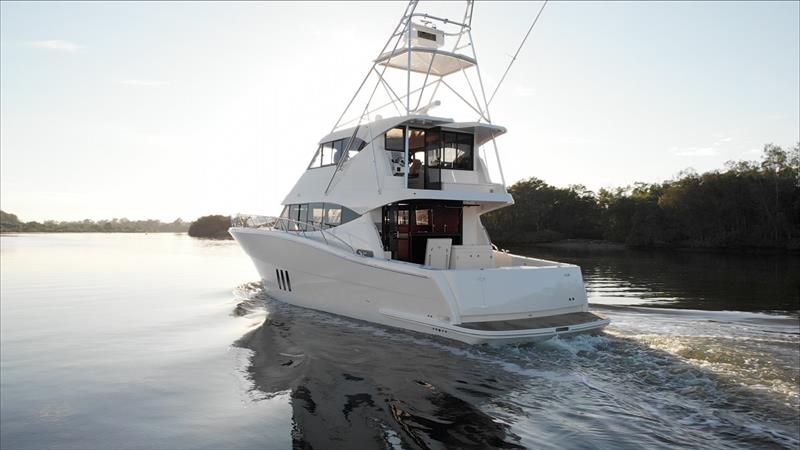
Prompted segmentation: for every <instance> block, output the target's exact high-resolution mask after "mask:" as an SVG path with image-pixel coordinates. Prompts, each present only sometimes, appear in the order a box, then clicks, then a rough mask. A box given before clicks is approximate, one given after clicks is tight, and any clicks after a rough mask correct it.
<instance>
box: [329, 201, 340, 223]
mask: <svg viewBox="0 0 800 450" xmlns="http://www.w3.org/2000/svg"><path fill="white" fill-rule="evenodd" d="M341 223H342V207H341V206H339V205H335V204H332V203H325V225H327V226H329V227H335V226H337V225H341Z"/></svg>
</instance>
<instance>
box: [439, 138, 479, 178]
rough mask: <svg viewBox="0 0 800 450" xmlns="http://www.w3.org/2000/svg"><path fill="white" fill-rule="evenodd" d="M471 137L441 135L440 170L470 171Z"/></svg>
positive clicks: (471, 158)
mask: <svg viewBox="0 0 800 450" xmlns="http://www.w3.org/2000/svg"><path fill="white" fill-rule="evenodd" d="M472 161H473V157H472V135H471V134H463V133H447V132H443V133H442V168H444V169H457V170H472Z"/></svg>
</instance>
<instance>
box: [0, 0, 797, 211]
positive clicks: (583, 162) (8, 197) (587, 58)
mask: <svg viewBox="0 0 800 450" xmlns="http://www.w3.org/2000/svg"><path fill="white" fill-rule="evenodd" d="M426 6H427V5H426V2H421V3H420V7H419V8H420V10H421V11H422V10H425V9H426ZM540 6H541V3H540V2H529V3H528V2H477V3H476V5H475V10H474V18H473V23H472V25H473V37H474V40H475V45H476V50H477V54H478V56H479V62H480V67H481V72H482V75H483V79H484V83H485V85H486V89H487V90H488V91H489V92H491V91H492V90H493V89H494V87H495V86H496V85H497V82H498V81H499V79H500V77H501V75H502V73H503V71H504V70H505V68H506V66H507V65H508V63H509V61H510V59H511V55H513V53H514V51H515V50H516V47H517V46H518V45H519V43H520V41H521V40H522V37H523V36H524V34H525V32H526V31H527V29H528V27H529V26H530V24H531V21H532V20H533V18H534V17H535V15H536V12H537V11H538V10H539V7H540ZM404 8H405V4H404V3H398V2H375V3H366V2H339V3H332V2H330V3H288V2H287V3H278V2H276V3H258V2H242V3H232V2H225V3H211V2H199V3H191V2H170V3H167V2H141V3H133V2H131V3H123V2H107V3H102V2H84V3H66V2H43V3H34V2H20V3H15V2H7V1H3V2H1V3H0V208H2V209H3V210H4V211H6V212H11V213H15V214H17V215H18V216H19V217H20V218H21V219H22V220H26V221H28V220H46V219H55V220H79V219H84V218H90V219H104V218H113V217H118V218H122V217H127V218H129V219H144V218H156V219H160V220H165V221H172V220H174V219H176V218H178V217H181V218H183V219H185V220H192V219H194V218H196V217H198V216H201V215H206V214H216V213H222V214H235V213H239V212H243V213H253V214H275V213H277V212H279V211H280V209H281V208H280V202H281V201H282V200H283V198H284V196H285V195H286V194H287V193H288V191H289V190H290V189H291V187H292V186H293V184H294V183H295V181H296V180H297V178H298V177H299V176H300V175H301V174H302V173H303V171H304V170H305V169H306V167H307V165H308V163H309V161H310V160H311V158H312V156H313V154H314V152H315V150H316V146H317V142H318V141H319V139H320V138H322V137H323V136H324V135H326V134H327V133H328V132H329V131H330V129H331V127H332V126H333V124H334V123H335V121H336V119H337V118H338V116H339V114H340V113H341V111H342V110H343V108H344V106H345V105H346V103H347V101H348V100H349V99H350V97H351V96H352V94H353V93H354V92H355V89H356V88H357V87H358V84H359V83H360V82H361V80H362V78H363V77H364V75H365V74H366V73H367V71H368V70H369V69H370V67H371V61H372V60H373V59H374V58H375V57H376V56H377V54H378V52H379V51H380V49H381V47H382V45H383V43H384V42H385V41H386V39H387V38H388V36H389V34H390V33H391V32H392V30H393V28H394V26H395V25H396V23H397V21H398V20H399V18H400V16H401V14H402V12H403V10H404ZM430 8H432V9H434V10H444V9H446V8H454V6H453V5H451V4H446V5H442V4H434V5H430ZM451 11H453V13H452V14H450V17H451V18H454V19H460V18H461V17H460V16H461V11H460V5H459V8H455V9H451ZM434 112H435V111H434ZM491 113H492V119H493V122H494V123H497V124H499V125H502V126H505V127H506V128H507V129H508V133H507V134H506V135H504V136H502V137H500V138H499V139H498V142H497V143H498V146H499V153H500V158H501V160H502V162H503V167H504V171H505V177H506V180H507V181H508V183H509V184H510V183H512V182H514V181H517V180H520V179H524V178H528V177H532V176H535V177H538V178H541V179H543V180H545V181H547V182H548V183H551V184H553V185H556V186H567V185H571V184H583V185H585V186H587V187H588V188H589V189H592V190H597V189H599V188H601V187H615V186H625V185H629V184H632V183H634V182H637V181H643V182H660V181H664V180H667V179H670V178H673V177H675V176H676V175H677V174H678V173H680V172H681V171H682V170H685V169H687V168H692V169H694V170H696V171H698V172H703V171H707V170H715V169H721V168H723V167H724V163H725V162H726V161H729V160H740V159H748V160H754V159H758V158H759V157H760V152H761V148H762V147H763V145H764V144H766V143H775V144H778V145H782V146H784V147H791V146H794V145H795V144H796V143H797V142H798V141H800V2H708V3H703V2H641V3H637V2H609V3H604V2H585V3H583V2H551V3H549V4H548V5H547V7H546V8H545V10H544V12H543V14H542V16H541V18H540V20H539V23H538V24H537V25H536V27H535V29H534V31H533V33H532V34H531V37H530V38H529V40H528V42H527V44H526V45H525V47H524V48H523V49H522V51H521V53H520V55H519V58H518V60H517V61H516V62H515V64H514V66H513V68H512V69H511V72H510V73H509V75H508V78H507V79H506V80H505V82H504V83H503V85H502V86H501V88H500V91H499V93H498V94H497V97H496V98H495V100H494V101H493V102H492V103H491ZM455 119H457V120H475V117H463V118H462V117H456V118H455Z"/></svg>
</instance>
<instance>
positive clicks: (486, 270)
mask: <svg viewBox="0 0 800 450" xmlns="http://www.w3.org/2000/svg"><path fill="white" fill-rule="evenodd" d="M417 6H418V3H417V2H415V1H412V2H410V3H409V4H408V6H407V7H406V10H405V12H404V14H403V17H402V19H401V20H400V22H399V23H398V25H397V27H396V28H395V30H394V32H393V33H392V35H391V36H390V38H389V40H388V41H387V42H386V44H385V45H384V48H383V49H382V50H381V52H380V53H379V54H378V57H377V58H376V59H375V60H374V62H373V64H372V68H371V69H370V71H369V73H368V74H367V76H366V77H365V78H364V81H363V82H362V83H361V86H360V87H359V89H358V90H357V92H356V94H355V95H354V96H353V98H352V99H351V100H350V102H349V103H348V105H347V107H346V108H345V111H344V112H343V113H342V115H341V116H340V117H339V120H338V121H337V123H336V125H335V126H334V128H333V130H332V131H331V132H330V133H329V134H327V135H326V136H324V137H322V139H320V140H319V145H318V147H317V149H316V152H315V154H314V157H313V158H312V160H311V163H310V164H309V166H308V168H307V170H306V171H305V172H304V173H303V175H302V176H301V177H300V179H299V180H298V181H297V183H296V184H295V186H294V188H292V190H291V191H290V192H289V194H288V195H287V196H286V198H285V199H284V201H283V205H284V208H283V212H282V214H281V215H280V217H265V216H252V215H239V216H237V217H236V218H235V219H234V223H233V225H232V227H231V228H230V233H231V235H233V237H234V238H235V239H236V241H237V242H238V243H239V244H240V245H241V247H242V248H243V249H244V251H245V252H246V253H247V254H248V255H249V256H250V258H252V260H253V263H254V264H255V266H256V268H257V270H258V272H259V274H260V276H261V278H262V281H263V285H264V288H265V289H266V290H267V292H268V293H269V295H270V296H271V297H274V298H276V299H278V300H281V301H284V302H286V303H290V304H293V305H297V306H302V307H306V308H313V309H316V310H321V311H326V312H330V313H334V314H339V315H343V316H347V317H352V318H355V319H360V320H365V321H369V322H374V323H378V324H382V325H388V326H392V327H398V328H403V329H408V330H413V331H417V332H422V333H427V334H432V335H436V336H441V337H445V338H450V339H456V340H459V341H463V342H467V343H470V344H480V343H511V342H526V341H536V340H542V339H547V338H550V337H553V336H557V335H566V334H573V333H580V332H588V331H597V330H599V329H601V328H603V327H604V326H606V325H607V324H608V323H609V321H608V320H607V319H606V318H605V317H602V316H600V315H597V314H595V313H592V312H590V311H589V308H588V302H587V297H586V290H585V287H584V284H583V279H582V277H581V271H580V268H579V267H577V266H575V265H572V264H564V263H559V262H554V261H547V260H542V259H536V258H529V257H524V256H519V255H514V254H510V253H508V252H506V251H502V250H499V249H498V248H497V247H495V246H494V245H493V244H492V242H491V240H490V238H489V235H488V233H487V231H486V229H485V228H484V226H483V224H482V223H481V216H482V215H483V214H486V213H488V212H490V211H493V210H496V209H499V208H503V207H506V206H510V205H512V204H513V203H514V200H513V198H512V197H511V195H510V194H509V193H508V191H507V190H506V185H505V179H504V177H503V173H502V167H501V166H500V161H499V156H498V149H497V144H496V139H497V138H498V137H499V136H501V135H503V134H504V133H505V132H506V129H505V128H503V127H502V126H499V125H496V124H493V123H492V121H491V119H490V114H489V102H487V101H486V94H485V92H484V87H483V82H482V80H481V76H480V69H479V66H478V59H477V55H476V53H475V46H474V43H473V41H472V35H471V22H472V6H473V5H472V2H467V6H466V10H465V12H464V14H463V19H461V20H460V21H459V20H448V19H445V18H440V17H437V16H434V15H432V14H426V13H421V12H418V11H417ZM460 17H461V16H460V14H459V18H460ZM380 96H383V99H384V101H380V98H381V97H380ZM448 101H450V102H452V103H451V105H455V104H458V106H459V107H462V108H463V109H466V112H467V114H465V115H462V116H460V117H459V118H458V119H453V118H448V117H440V116H436V115H432V112H431V110H433V109H434V108H437V109H440V108H441V109H445V108H444V106H445V105H446V104H447V103H446V102H448ZM386 111H390V112H391V111H394V113H395V115H393V116H391V117H389V116H388V114H387V117H382V114H385V113H386ZM347 114H351V115H353V117H352V120H350V121H349V122H348V121H345V119H346V118H347V117H348V116H347Z"/></svg>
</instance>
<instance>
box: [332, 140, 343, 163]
mask: <svg viewBox="0 0 800 450" xmlns="http://www.w3.org/2000/svg"><path fill="white" fill-rule="evenodd" d="M344 144H345V142H344V139H339V140H338V141H333V164H339V161H341V160H342V157H343V156H344Z"/></svg>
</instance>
